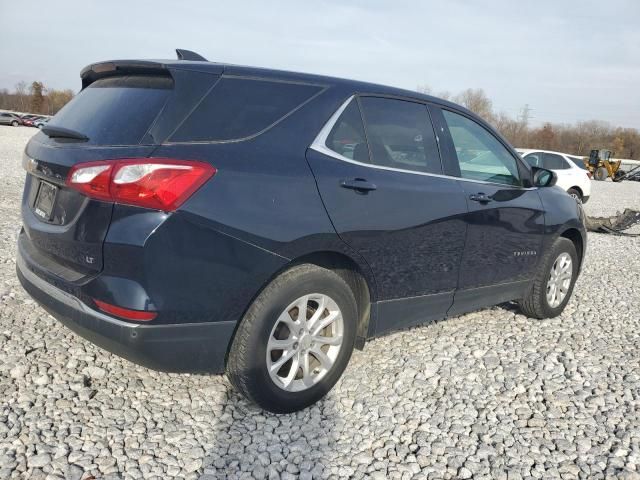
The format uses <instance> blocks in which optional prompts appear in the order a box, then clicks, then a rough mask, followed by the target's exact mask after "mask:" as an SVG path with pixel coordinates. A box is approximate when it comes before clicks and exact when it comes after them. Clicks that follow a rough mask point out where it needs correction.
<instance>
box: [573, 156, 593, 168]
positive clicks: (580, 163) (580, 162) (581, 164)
mask: <svg viewBox="0 0 640 480" xmlns="http://www.w3.org/2000/svg"><path fill="white" fill-rule="evenodd" d="M569 158H571V160H573V163H575V164H576V165H577V166H578V167H580V168H581V169H583V170H588V168H587V166H586V165H585V164H584V160H582V158H581V157H569Z"/></svg>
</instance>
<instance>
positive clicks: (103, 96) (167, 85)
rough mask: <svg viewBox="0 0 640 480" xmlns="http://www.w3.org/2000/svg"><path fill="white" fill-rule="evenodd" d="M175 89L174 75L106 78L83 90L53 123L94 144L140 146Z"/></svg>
mask: <svg viewBox="0 0 640 480" xmlns="http://www.w3.org/2000/svg"><path fill="white" fill-rule="evenodd" d="M172 89H173V80H172V79H171V77H156V76H148V75H147V76H145V75H131V76H122V77H111V78H103V79H101V80H97V81H95V82H93V83H92V84H91V85H89V87H87V88H85V89H84V90H83V91H82V92H80V94H78V96H76V97H75V98H74V99H73V100H72V101H71V102H69V103H68V104H67V105H66V106H65V107H64V108H63V109H62V110H60V112H58V114H56V116H55V117H54V118H53V119H51V121H50V122H49V124H50V125H54V126H60V127H65V128H70V129H72V130H76V131H78V132H80V133H83V134H84V135H86V136H87V137H89V141H88V142H87V143H89V144H92V145H136V144H138V143H140V140H141V139H142V138H143V137H144V134H145V133H146V132H147V130H148V129H149V127H150V126H151V124H152V123H153V121H154V119H155V118H156V117H157V116H158V113H160V111H161V110H162V107H163V106H164V104H165V102H166V101H167V99H168V98H169V95H170V94H171V92H172Z"/></svg>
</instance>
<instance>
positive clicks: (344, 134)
mask: <svg viewBox="0 0 640 480" xmlns="http://www.w3.org/2000/svg"><path fill="white" fill-rule="evenodd" d="M325 145H326V147H327V148H329V149H330V150H333V151H334V152H336V153H338V154H340V155H342V156H343V157H346V158H349V159H351V160H356V161H358V162H363V163H369V149H368V147H367V140H366V137H365V135H364V125H363V124H362V116H361V115H360V109H359V108H358V102H357V101H355V100H352V101H351V102H350V103H349V105H347V108H345V109H344V111H343V112H342V115H340V118H338V121H337V122H336V123H335V125H334V126H333V128H332V129H331V132H330V133H329V136H328V137H327V141H326V144H325Z"/></svg>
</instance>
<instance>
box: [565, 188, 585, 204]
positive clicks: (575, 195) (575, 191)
mask: <svg viewBox="0 0 640 480" xmlns="http://www.w3.org/2000/svg"><path fill="white" fill-rule="evenodd" d="M567 193H568V194H569V195H571V196H572V197H573V198H575V199H576V200H579V201H580V202H582V193H580V190H578V189H577V188H573V187H572V188H570V189H569V190H567Z"/></svg>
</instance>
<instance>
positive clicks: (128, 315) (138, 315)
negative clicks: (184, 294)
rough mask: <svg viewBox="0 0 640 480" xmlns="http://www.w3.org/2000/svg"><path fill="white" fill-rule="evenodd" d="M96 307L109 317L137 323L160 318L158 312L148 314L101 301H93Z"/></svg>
mask: <svg viewBox="0 0 640 480" xmlns="http://www.w3.org/2000/svg"><path fill="white" fill-rule="evenodd" d="M93 301H94V302H95V304H96V306H97V307H98V308H99V309H100V310H102V311H103V312H105V313H108V314H109V315H114V316H116V317H120V318H125V319H127V320H135V321H137V322H148V321H150V320H153V319H154V318H156V317H157V316H158V314H157V313H156V312H148V311H144V310H131V309H129V308H122V307H118V306H117V305H111V304H110V303H107V302H103V301H101V300H96V299H95V298H94V299H93Z"/></svg>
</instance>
